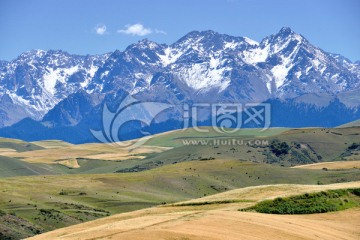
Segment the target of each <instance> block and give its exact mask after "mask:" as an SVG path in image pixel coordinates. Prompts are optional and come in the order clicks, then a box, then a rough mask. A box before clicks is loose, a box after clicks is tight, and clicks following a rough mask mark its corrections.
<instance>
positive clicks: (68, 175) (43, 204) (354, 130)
mask: <svg viewBox="0 0 360 240" xmlns="http://www.w3.org/2000/svg"><path fill="white" fill-rule="evenodd" d="M359 132H360V128H358V127H351V128H338V129H318V128H314V129H281V128H279V129H269V130H267V131H264V132H260V131H259V130H258V129H244V130H241V131H239V132H236V133H232V134H220V133H217V132H215V131H213V130H210V129H209V132H208V133H199V132H196V131H195V130H194V129H187V130H184V131H172V132H168V133H163V134H158V135H156V136H154V137H153V138H152V139H150V141H148V142H147V143H146V145H143V146H142V147H141V148H138V149H135V150H133V151H129V150H126V149H123V148H119V147H118V146H116V145H106V144H80V145H73V144H68V143H65V142H62V141H40V142H32V143H26V142H23V141H20V140H12V139H0V168H1V170H0V193H1V194H0V210H1V211H2V212H1V217H0V220H1V221H0V222H4V223H6V224H1V223H0V233H2V234H3V236H2V237H3V238H5V236H7V237H9V236H10V237H12V239H20V238H24V237H27V236H33V235H35V234H38V233H42V232H46V231H50V230H54V229H57V228H62V227H66V226H70V225H74V224H79V223H83V222H86V221H92V220H94V219H98V218H103V217H106V216H108V215H113V214H118V213H125V212H131V211H134V210H138V209H144V208H148V207H154V206H158V205H166V206H167V207H169V208H170V207H171V208H176V209H177V208H179V209H181V212H183V211H185V210H186V209H188V208H189V209H191V211H193V210H194V209H192V208H193V207H196V208H197V209H216V208H217V206H218V205H221V206H227V207H231V206H233V205H236V206H240V205H241V206H243V207H246V206H250V205H253V204H255V203H256V202H257V201H258V198H256V197H254V196H257V195H256V194H255V193H254V192H248V193H247V196H246V197H241V198H239V196H237V197H236V196H233V197H232V198H227V197H226V194H231V193H233V192H237V191H238V190H239V188H241V189H243V188H245V187H249V186H264V185H268V184H307V185H311V184H312V185H316V186H317V189H318V190H319V191H321V189H323V188H324V186H327V185H326V184H334V183H346V182H351V181H360V174H359V173H360V169H359V168H354V167H351V168H350V167H345V166H349V164H350V163H352V161H355V160H356V159H358V156H359V151H360V149H358V147H357V143H358V142H359V139H358V138H359ZM219 139H220V140H221V141H225V142H229V141H231V140H233V139H235V140H236V141H241V144H235V145H234V144H219ZM199 140H206V141H207V142H206V144H202V142H201V141H200V142H199ZM256 140H257V141H260V142H261V143H263V144H256V143H255V141H256ZM184 141H187V143H188V144H186V142H184ZM220 143H221V142H220ZM354 143H355V145H354ZM354 146H355V147H354ZM323 162H325V163H324V164H328V165H327V166H329V164H335V163H336V164H337V165H336V166H337V168H336V169H335V168H334V169H332V168H331V167H329V168H327V169H326V170H324V169H323V168H324V167H321V168H320V167H309V166H317V165H316V164H319V166H320V164H321V163H323ZM304 164H306V166H308V167H306V166H302V165H304ZM294 166H300V167H294ZM341 166H342V167H341ZM292 167H294V168H292ZM281 186H287V185H281ZM295 186H296V185H295ZM295 186H294V185H291V187H285V188H288V189H287V190H284V191H285V192H286V193H289V191H290V190H289V189H294V191H296V193H300V192H301V191H302V190H301V189H299V188H297V187H295ZM276 189H277V192H276V193H274V195H271V196H270V195H268V196H266V194H265V195H264V196H262V198H261V199H265V198H267V197H270V198H271V197H275V196H281V195H282V194H283V193H282V192H281V191H280V189H281V187H276ZM304 189H307V191H308V190H309V188H304ZM264 191H265V192H271V191H270V190H269V189H267V190H264ZM222 193H223V194H225V195H221V194H222ZM272 193H273V192H272ZM304 193H305V192H304ZM214 194H215V195H214ZM235 195H236V194H235ZM213 196H218V197H220V198H219V199H216V200H210V199H209V197H213ZM194 199H195V200H194ZM201 201H204V202H201ZM177 202H178V204H182V205H181V206H180V205H179V206H175V205H176V204H177ZM172 204H173V205H172ZM161 209H162V208H161ZM161 211H163V210H161ZM166 211H168V210H166ZM234 214H235V215H236V214H238V213H234ZM175 215H176V214H175ZM151 221H152V220H151ZM18 225H21V226H23V227H22V228H18V227H17V226H18ZM4 233H5V234H4ZM10 233H11V234H10ZM190 239H191V238H190ZM194 239H196V238H194Z"/></svg>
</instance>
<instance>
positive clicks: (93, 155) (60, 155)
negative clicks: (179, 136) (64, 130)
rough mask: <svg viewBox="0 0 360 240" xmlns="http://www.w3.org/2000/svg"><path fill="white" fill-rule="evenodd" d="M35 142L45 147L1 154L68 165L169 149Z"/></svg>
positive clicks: (125, 158)
mask: <svg viewBox="0 0 360 240" xmlns="http://www.w3.org/2000/svg"><path fill="white" fill-rule="evenodd" d="M36 144H38V145H39V146H42V147H45V149H41V150H34V151H27V152H16V151H9V149H2V152H1V155H3V156H8V157H15V158H21V159H22V160H24V161H26V162H31V163H48V164H64V165H66V166H69V164H68V162H66V161H72V162H73V163H74V162H75V161H76V159H78V158H86V159H97V160H115V161H120V160H127V159H142V158H144V157H145V155H146V154H149V153H159V152H163V151H166V150H168V149H170V148H169V147H160V146H147V145H143V146H141V147H139V148H136V149H134V150H132V151H131V150H128V149H126V148H122V147H119V146H117V145H111V144H101V143H92V144H91V143H89V144H80V145H72V144H66V143H64V142H60V143H59V142H58V141H43V142H40V144H39V142H36ZM70 165H72V164H70Z"/></svg>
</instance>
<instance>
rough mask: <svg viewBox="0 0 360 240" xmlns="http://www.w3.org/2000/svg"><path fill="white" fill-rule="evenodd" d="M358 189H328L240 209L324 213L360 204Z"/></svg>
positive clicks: (282, 212)
mask: <svg viewBox="0 0 360 240" xmlns="http://www.w3.org/2000/svg"><path fill="white" fill-rule="evenodd" d="M359 196H360V189H359V188H357V189H346V190H329V191H322V192H318V193H306V194H303V195H299V196H294V197H288V198H276V199H274V200H266V201H263V202H260V203H258V204H256V205H255V206H253V207H250V208H246V209H242V210H241V211H256V212H261V213H270V214H311V213H325V212H333V211H338V210H343V209H347V208H349V207H353V206H360V198H359Z"/></svg>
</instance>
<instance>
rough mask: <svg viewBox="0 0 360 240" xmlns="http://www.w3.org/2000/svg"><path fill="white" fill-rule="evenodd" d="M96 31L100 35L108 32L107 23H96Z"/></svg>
mask: <svg viewBox="0 0 360 240" xmlns="http://www.w3.org/2000/svg"><path fill="white" fill-rule="evenodd" d="M94 31H95V33H96V34H98V35H104V34H106V33H108V32H107V31H106V25H104V24H98V25H96V26H95V28H94Z"/></svg>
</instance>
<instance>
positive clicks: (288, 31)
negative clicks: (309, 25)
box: [279, 27, 295, 35]
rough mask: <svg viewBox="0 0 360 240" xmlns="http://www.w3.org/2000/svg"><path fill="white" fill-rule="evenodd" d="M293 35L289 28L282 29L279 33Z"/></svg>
mask: <svg viewBox="0 0 360 240" xmlns="http://www.w3.org/2000/svg"><path fill="white" fill-rule="evenodd" d="M294 33H295V32H294V31H293V30H292V29H291V28H290V27H282V28H281V29H280V31H279V34H283V35H290V34H294Z"/></svg>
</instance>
